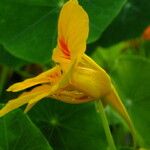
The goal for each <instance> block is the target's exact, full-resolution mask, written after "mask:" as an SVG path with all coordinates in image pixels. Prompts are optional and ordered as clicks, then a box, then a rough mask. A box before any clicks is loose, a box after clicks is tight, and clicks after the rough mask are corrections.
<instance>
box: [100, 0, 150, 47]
mask: <svg viewBox="0 0 150 150" xmlns="http://www.w3.org/2000/svg"><path fill="white" fill-rule="evenodd" d="M149 8H150V1H149V0H128V2H127V3H126V4H125V5H124V7H123V9H122V11H121V13H120V14H119V15H118V16H117V17H116V19H114V20H113V22H112V24H111V25H110V26H109V27H108V28H107V30H106V31H105V32H104V33H103V35H102V37H101V39H100V42H101V44H102V45H104V46H108V45H112V44H114V43H117V42H120V41H123V40H129V39H132V38H136V37H140V36H141V35H142V33H143V31H144V29H145V28H146V27H147V26H148V25H149V24H150V11H149Z"/></svg>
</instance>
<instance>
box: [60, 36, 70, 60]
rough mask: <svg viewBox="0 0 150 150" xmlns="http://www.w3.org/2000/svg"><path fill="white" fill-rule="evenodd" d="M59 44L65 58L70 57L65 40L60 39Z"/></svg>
mask: <svg viewBox="0 0 150 150" xmlns="http://www.w3.org/2000/svg"><path fill="white" fill-rule="evenodd" d="M59 44H60V48H61V50H62V52H63V54H64V55H65V58H67V59H70V51H69V49H68V46H67V44H66V43H65V41H64V40H63V39H60V40H59Z"/></svg>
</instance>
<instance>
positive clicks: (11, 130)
mask: <svg viewBox="0 0 150 150" xmlns="http://www.w3.org/2000/svg"><path fill="white" fill-rule="evenodd" d="M41 149H42V150H52V148H51V147H50V145H49V143H48V142H47V140H46V139H45V138H44V136H43V135H42V133H41V132H40V131H39V130H38V128H37V127H36V126H35V125H34V124H33V123H32V122H31V120H30V119H29V118H28V117H27V116H26V115H24V114H23V113H22V112H21V111H19V110H17V111H13V112H11V113H9V114H8V115H6V116H4V117H2V118H0V150H41Z"/></svg>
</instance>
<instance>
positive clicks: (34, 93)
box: [0, 85, 51, 117]
mask: <svg viewBox="0 0 150 150" xmlns="http://www.w3.org/2000/svg"><path fill="white" fill-rule="evenodd" d="M50 93H51V86H50V85H41V86H38V87H36V88H34V89H33V90H31V91H30V92H25V93H23V94H21V95H20V96H19V97H18V98H16V99H12V100H10V101H9V102H8V103H7V104H6V105H5V106H4V107H3V108H2V109H1V110H0V117H2V116H4V115H5V114H7V113H8V112H10V111H12V110H14V109H16V108H18V107H20V106H22V105H24V104H26V103H29V102H30V101H32V100H34V101H36V102H37V101H39V100H40V99H42V98H44V97H47V96H48V95H49V94H50Z"/></svg>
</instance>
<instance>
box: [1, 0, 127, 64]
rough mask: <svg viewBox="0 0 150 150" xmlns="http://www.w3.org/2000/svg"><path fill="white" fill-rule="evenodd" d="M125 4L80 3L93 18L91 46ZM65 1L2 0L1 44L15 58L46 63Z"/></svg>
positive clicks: (108, 1)
mask: <svg viewBox="0 0 150 150" xmlns="http://www.w3.org/2000/svg"><path fill="white" fill-rule="evenodd" d="M125 1H126V0H115V1H114V0H105V1H102V0H101V1H99V0H93V1H90V0H80V1H79V2H81V5H82V6H83V7H84V8H85V10H86V11H87V13H88V14H89V17H90V36H89V42H93V41H95V40H96V39H97V38H99V36H100V35H101V34H102V32H103V31H104V30H105V29H106V27H107V26H108V25H109V24H110V23H111V21H112V20H113V19H114V17H115V16H116V15H117V14H118V13H119V11H120V9H121V7H122V6H123V4H124V3H125ZM63 3H64V1H63V0H58V1H54V0H53V1H50V0H44V1H42V0H27V1H25V0H14V1H12V0H1V1H0V43H1V44H3V45H4V47H5V49H6V50H8V51H9V53H11V54H12V55H14V56H17V57H19V58H21V59H24V60H27V61H31V62H36V63H45V62H48V61H49V59H50V55H51V53H52V50H53V48H54V47H55V46H56V37H57V20H58V15H59V12H60V9H61V6H62V5H63Z"/></svg>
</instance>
